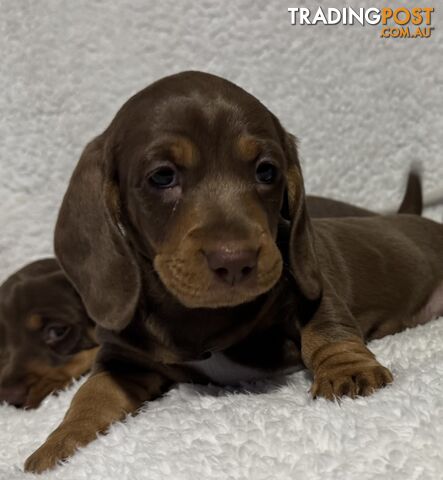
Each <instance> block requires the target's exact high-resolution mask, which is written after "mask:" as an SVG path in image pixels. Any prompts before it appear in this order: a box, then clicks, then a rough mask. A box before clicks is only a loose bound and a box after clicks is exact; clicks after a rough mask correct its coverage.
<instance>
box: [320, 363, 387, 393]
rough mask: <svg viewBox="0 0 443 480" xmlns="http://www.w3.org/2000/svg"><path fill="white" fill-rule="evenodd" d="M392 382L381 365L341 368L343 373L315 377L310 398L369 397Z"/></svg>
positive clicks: (327, 373)
mask: <svg viewBox="0 0 443 480" xmlns="http://www.w3.org/2000/svg"><path fill="white" fill-rule="evenodd" d="M392 381H393V377H392V373H391V372H390V371H389V370H388V369H387V368H385V367H383V365H380V364H378V365H374V366H368V367H362V368H355V369H354V368H351V367H349V366H343V371H341V372H339V371H334V370H331V371H325V372H323V373H322V374H321V375H316V376H315V378H314V383H313V385H312V388H311V393H312V396H313V397H314V398H315V397H324V398H326V399H328V400H333V399H334V398H337V397H342V396H344V395H347V396H349V397H352V398H354V397H356V396H357V395H361V396H367V395H371V394H372V393H373V392H374V391H375V390H378V389H379V388H382V387H384V386H386V385H387V384H388V383H391V382H392Z"/></svg>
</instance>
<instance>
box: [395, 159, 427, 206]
mask: <svg viewBox="0 0 443 480" xmlns="http://www.w3.org/2000/svg"><path fill="white" fill-rule="evenodd" d="M398 213H409V214H413V215H421V214H422V213H423V189H422V186H421V175H420V172H419V170H418V169H417V168H413V169H412V170H411V171H410V172H409V176H408V182H407V184H406V191H405V194H404V196H403V200H402V202H401V204H400V207H399V209H398Z"/></svg>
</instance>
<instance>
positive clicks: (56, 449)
mask: <svg viewBox="0 0 443 480" xmlns="http://www.w3.org/2000/svg"><path fill="white" fill-rule="evenodd" d="M94 438H95V434H94V435H91V434H90V433H88V432H86V431H81V430H79V429H75V430H71V429H69V428H63V429H57V430H55V431H54V432H53V433H51V435H50V436H49V437H48V439H47V440H46V442H45V443H44V444H43V445H42V446H41V447H40V448H39V449H38V450H36V451H35V452H34V453H33V454H32V455H31V456H30V457H28V459H27V460H26V462H25V472H32V473H42V472H44V471H45V470H49V469H51V468H54V467H55V466H56V465H57V464H58V463H59V462H61V461H62V460H66V459H67V458H69V457H71V456H72V455H73V454H74V453H75V451H76V450H77V449H78V448H79V447H82V446H84V445H86V444H88V443H89V442H91V441H92V440H93V439H94Z"/></svg>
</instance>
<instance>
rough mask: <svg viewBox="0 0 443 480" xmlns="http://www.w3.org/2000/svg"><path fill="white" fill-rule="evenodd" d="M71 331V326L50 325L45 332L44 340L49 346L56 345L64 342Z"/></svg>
mask: <svg viewBox="0 0 443 480" xmlns="http://www.w3.org/2000/svg"><path fill="white" fill-rule="evenodd" d="M70 330H71V327H70V326H69V325H62V324H56V323H55V324H49V325H47V326H46V327H45V329H44V330H43V340H44V341H45V343H46V344H47V345H55V344H57V343H58V342H60V341H62V340H63V339H64V338H65V337H66V336H67V335H68V333H69V331H70Z"/></svg>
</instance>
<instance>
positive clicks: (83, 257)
mask: <svg viewBox="0 0 443 480" xmlns="http://www.w3.org/2000/svg"><path fill="white" fill-rule="evenodd" d="M115 177H116V175H115V173H114V162H113V152H112V150H111V149H110V148H109V147H108V145H107V142H106V141H105V138H104V135H103V136H100V137H97V138H96V139H94V140H93V141H92V142H91V143H90V144H88V145H87V146H86V148H85V150H84V152H83V154H82V156H81V158H80V161H79V163H78V165H77V167H76V169H75V170H74V173H73V175H72V178H71V181H70V183H69V187H68V190H67V192H66V194H65V197H64V199H63V203H62V206H61V209H60V212H59V216H58V220H57V225H56V228H55V239H54V243H55V245H54V246H55V252H56V256H57V258H58V260H59V262H60V264H61V266H62V268H63V269H64V271H65V272H66V274H67V276H68V278H69V279H70V280H71V282H72V283H73V284H74V286H75V288H76V290H77V291H78V292H79V294H80V296H81V298H82V300H83V303H84V304H85V307H86V310H87V312H88V314H89V316H90V317H91V318H92V319H93V320H95V321H96V322H97V324H99V325H100V326H102V327H104V328H109V329H112V330H121V329H123V328H124V327H125V326H126V325H128V323H129V322H130V321H131V319H132V317H133V314H134V311H135V309H136V306H137V303H138V299H139V292H140V282H141V280H140V275H139V271H138V268H137V264H136V262H135V259H134V257H133V254H132V252H131V250H130V247H129V245H128V243H127V241H126V239H125V236H124V230H123V228H122V227H121V224H120V198H119V193H118V186H117V184H116V181H115Z"/></svg>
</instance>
